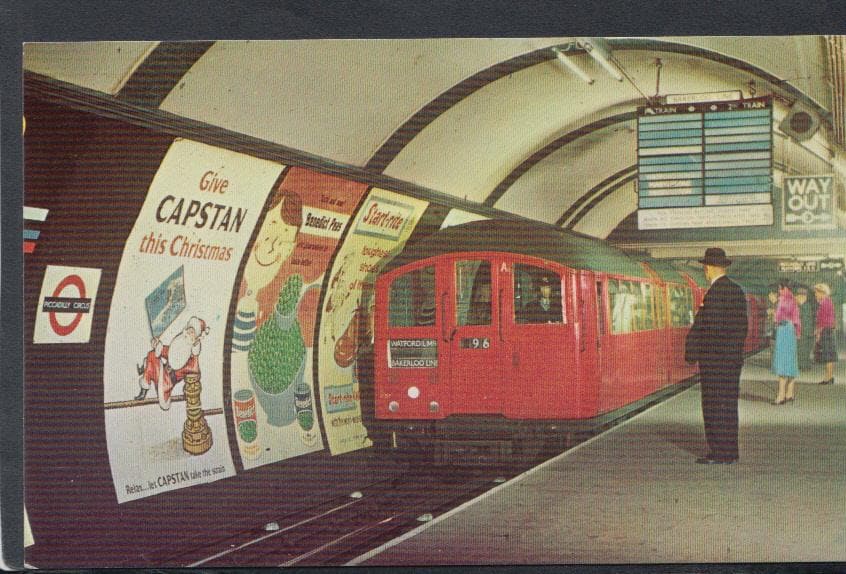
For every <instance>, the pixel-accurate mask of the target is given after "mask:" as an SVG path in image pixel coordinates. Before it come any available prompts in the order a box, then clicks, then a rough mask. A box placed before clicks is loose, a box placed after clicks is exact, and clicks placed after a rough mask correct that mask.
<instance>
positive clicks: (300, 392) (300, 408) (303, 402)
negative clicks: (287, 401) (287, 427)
mask: <svg viewBox="0 0 846 574" xmlns="http://www.w3.org/2000/svg"><path fill="white" fill-rule="evenodd" d="M294 407H295V408H296V410H297V422H298V423H299V424H300V428H302V429H303V430H305V431H307V430H311V427H313V426H314V411H313V410H312V400H311V387H309V386H308V385H307V384H306V382H305V381H300V384H299V385H297V388H296V389H294Z"/></svg>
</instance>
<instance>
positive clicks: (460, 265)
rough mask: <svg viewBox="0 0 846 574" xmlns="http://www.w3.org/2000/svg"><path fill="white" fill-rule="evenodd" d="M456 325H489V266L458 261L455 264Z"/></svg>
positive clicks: (481, 263)
mask: <svg viewBox="0 0 846 574" xmlns="http://www.w3.org/2000/svg"><path fill="white" fill-rule="evenodd" d="M455 292H456V299H457V300H456V307H455V308H456V314H457V317H456V323H457V324H458V325H490V324H491V264H490V263H489V262H487V261H459V262H457V263H456V264H455Z"/></svg>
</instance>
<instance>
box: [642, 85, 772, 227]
mask: <svg viewBox="0 0 846 574" xmlns="http://www.w3.org/2000/svg"><path fill="white" fill-rule="evenodd" d="M772 123H773V118H772V99H771V98H754V99H749V100H736V101H729V102H699V103H686V104H674V105H663V106H645V107H640V108H638V110H637V128H638V129H637V132H638V150H637V151H638V153H637V158H638V228H639V229H672V228H685V227H686V228H692V227H734V226H749V225H772V224H773V205H772V184H773V177H772V170H773V165H772V148H773V143H772V138H773V135H772Z"/></svg>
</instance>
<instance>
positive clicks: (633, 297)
mask: <svg viewBox="0 0 846 574" xmlns="http://www.w3.org/2000/svg"><path fill="white" fill-rule="evenodd" d="M608 287H609V293H610V294H611V332H612V333H631V332H633V331H634V330H635V310H636V307H637V303H638V299H639V297H638V294H637V291H635V288H636V283H634V282H633V281H620V280H619V279H609V280H608ZM638 291H639V290H638Z"/></svg>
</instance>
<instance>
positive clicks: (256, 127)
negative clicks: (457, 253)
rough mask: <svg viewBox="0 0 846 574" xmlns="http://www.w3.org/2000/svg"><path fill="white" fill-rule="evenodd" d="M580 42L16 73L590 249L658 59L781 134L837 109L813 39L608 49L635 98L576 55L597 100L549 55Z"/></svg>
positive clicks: (108, 48) (240, 46) (464, 44)
mask: <svg viewBox="0 0 846 574" xmlns="http://www.w3.org/2000/svg"><path fill="white" fill-rule="evenodd" d="M572 40H573V39H572V38H532V39H424V40H303V41H282V42H278V41H221V42H214V43H185V44H180V43H162V44H158V43H151V42H130V43H116V42H113V43H89V44H29V45H27V46H26V48H25V59H24V63H25V68H26V69H27V70H29V71H33V72H37V73H40V74H44V75H47V76H50V77H54V78H57V79H61V80H63V81H68V82H71V83H74V84H77V85H80V86H83V87H87V88H91V89H94V90H97V91H102V92H105V93H109V94H113V95H116V96H117V97H121V98H125V99H127V100H129V101H132V102H134V103H136V104H138V105H146V106H151V107H152V106H159V108H160V109H161V110H163V111H166V112H170V113H173V114H176V115H179V116H182V117H185V118H189V119H193V120H197V121H200V122H203V123H206V124H210V125H213V126H218V127H223V128H226V129H230V130H232V131H235V132H237V133H242V134H245V135H248V136H253V137H257V138H260V139H263V140H266V141H269V142H273V143H276V144H280V145H284V146H286V147H288V148H294V149H298V150H302V151H304V152H307V153H311V154H314V155H317V156H320V157H324V158H326V159H328V160H330V161H333V162H338V163H341V164H346V165H350V166H355V167H361V168H364V169H366V170H369V171H371V172H374V173H384V174H385V175H388V176H391V177H394V178H397V179H399V180H402V181H406V182H409V183H412V184H416V185H420V186H423V187H426V188H429V189H433V190H437V191H440V192H442V193H445V194H448V195H452V196H454V197H457V198H465V199H467V200H470V201H473V202H476V203H478V204H482V205H488V206H492V207H495V208H497V209H502V210H505V211H508V212H512V213H516V214H519V215H523V216H526V217H530V218H533V219H537V220H540V221H545V222H548V223H553V224H559V225H564V226H566V227H570V228H573V229H576V230H578V231H582V232H584V233H588V234H590V235H594V236H597V237H606V236H607V235H608V233H610V232H611V231H612V230H613V229H614V227H615V226H616V225H617V223H619V222H620V221H622V220H623V219H624V218H625V217H626V216H628V215H629V214H630V213H631V212H632V211H633V210H634V209H635V196H634V193H633V191H634V183H633V181H632V180H633V176H632V173H633V172H632V169H633V166H635V164H636V157H635V149H636V148H635V142H636V134H635V133H634V125H635V123H634V121H633V112H634V108H635V107H636V106H638V105H643V104H644V103H645V102H646V98H645V96H651V95H653V94H655V93H656V79H657V68H656V65H655V64H656V58H660V59H661V63H662V66H661V75H660V94H662V95H665V94H672V93H694V92H710V91H722V90H742V91H743V93H744V96H746V97H749V96H751V95H753V94H752V90H753V89H755V90H756V91H757V94H758V95H761V94H767V93H775V94H776V96H777V101H776V104H777V109H776V112H775V113H776V119H777V120H778V119H779V118H780V117H781V116H783V115H784V113H785V112H786V106H787V105H789V104H790V103H792V102H793V101H794V100H797V99H802V100H803V101H804V102H805V103H806V104H807V105H810V106H812V107H813V108H814V109H816V110H817V111H818V113H820V115H822V116H824V117H825V116H827V115H828V112H827V110H828V109H830V108H831V101H830V98H831V96H830V94H831V90H830V86H829V85H828V84H827V80H826V78H827V76H828V73H827V69H826V59H825V44H824V39H823V38H822V37H820V36H797V37H790V38H784V37H772V38H769V37H766V38H756V37H749V38H721V37H706V38H702V37H690V38H687V37H683V38H655V39H645V38H644V39H625V38H621V39H610V40H608V42H609V45H611V46H612V47H613V48H614V55H615V57H616V59H617V61H618V62H619V64H620V65H621V66H622V68H623V69H624V71H625V72H626V74H627V75H628V76H629V77H630V78H631V80H632V82H633V83H634V85H632V83H631V82H629V81H626V82H617V81H616V80H614V79H613V78H611V76H610V75H609V74H608V73H606V72H605V71H604V70H603V69H602V68H601V67H599V65H598V64H597V63H596V62H595V61H594V60H593V59H592V58H591V57H590V56H589V55H587V54H586V53H584V52H583V51H579V50H575V51H571V52H569V54H570V57H571V58H572V59H573V60H574V61H576V63H577V64H578V65H579V66H580V67H581V68H582V69H584V70H585V71H586V72H587V73H588V74H589V75H590V76H591V77H592V78H593V79H594V83H593V84H591V85H589V84H587V83H585V82H583V81H582V80H580V79H579V78H577V77H576V76H574V75H573V74H572V73H571V72H569V71H568V70H566V69H565V68H563V67H561V66H560V65H559V64H558V63H557V62H556V60H555V59H554V55H553V53H552V51H551V50H550V49H549V48H550V47H552V46H562V45H566V44H568V43H570V42H571V41H572ZM92 64H93V65H92ZM180 65H181V66H183V69H180V67H179V66H180ZM750 80H753V81H754V82H755V84H754V86H750V84H749V82H750ZM156 82H158V83H156ZM145 86H146V87H147V89H146V90H145ZM635 86H636V87H635ZM156 94H158V95H156ZM776 123H777V122H776ZM777 133H778V132H777ZM776 139H778V138H776ZM829 148H830V146H829V145H828V143H827V140H826V138H825V137H824V133H823V130H821V131H820V132H819V133H818V134H817V136H815V138H814V140H813V141H812V142H806V143H805V144H803V145H799V144H796V143H795V142H786V143H784V142H783V143H782V144H781V145H780V146H779V145H778V144H777V146H776V150H775V152H774V157H775V160H776V162H777V163H780V164H782V165H784V166H786V167H785V168H786V169H788V171H795V172H799V173H802V172H804V169H805V168H806V167H807V166H810V165H818V164H819V161H818V160H819V159H820V158H821V159H822V160H825V159H827V158H829V157H830V156H832V155H833V154H832V152H831V151H830V149H829ZM814 154H815V155H816V156H818V158H816V159H815V158H814V157H810V156H813V155H814ZM805 173H807V172H805Z"/></svg>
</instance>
